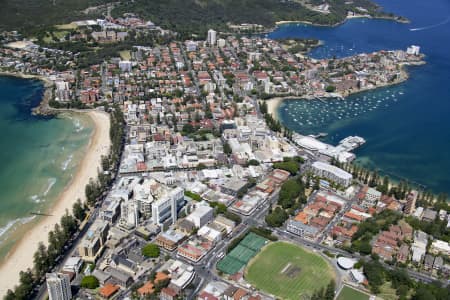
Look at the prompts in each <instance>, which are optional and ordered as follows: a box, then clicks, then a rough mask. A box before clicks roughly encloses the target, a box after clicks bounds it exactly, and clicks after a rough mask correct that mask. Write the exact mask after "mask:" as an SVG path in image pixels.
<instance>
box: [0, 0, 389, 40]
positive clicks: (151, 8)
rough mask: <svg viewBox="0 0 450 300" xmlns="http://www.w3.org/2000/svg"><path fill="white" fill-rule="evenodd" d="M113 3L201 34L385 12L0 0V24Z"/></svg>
mask: <svg viewBox="0 0 450 300" xmlns="http://www.w3.org/2000/svg"><path fill="white" fill-rule="evenodd" d="M105 3H115V8H114V10H113V11H112V14H113V16H115V17H117V16H122V15H123V14H124V13H135V14H137V15H138V16H140V17H143V18H145V19H148V20H151V21H153V22H154V23H155V24H158V25H160V26H162V27H163V28H166V29H171V30H174V31H177V32H179V33H181V34H191V33H198V34H202V35H203V34H204V33H205V32H206V31H207V30H208V29H209V28H216V29H219V30H226V29H227V27H226V24H227V23H233V24H241V23H255V24H261V25H264V26H267V27H270V26H273V25H274V24H275V22H277V21H284V20H289V21H307V22H311V23H315V24H321V25H334V24H337V23H339V22H342V21H343V20H344V19H345V18H346V16H347V11H349V10H352V11H354V10H355V9H356V10H357V9H358V8H363V9H365V10H367V12H368V13H369V14H370V15H373V16H384V17H390V15H388V14H384V13H381V12H380V10H379V7H378V6H377V5H375V4H374V3H372V2H371V1H369V0H353V1H351V2H349V1H346V0H328V1H327V3H328V4H329V12H328V13H323V12H319V11H316V10H313V9H311V8H313V7H316V6H317V5H320V4H322V3H323V2H322V0H133V1H130V0H123V1H112V0H77V1H73V0H0V7H1V8H2V9H1V10H0V20H1V21H0V28H2V29H9V30H12V29H25V28H26V29H27V31H28V30H30V29H33V28H35V27H37V26H48V25H55V24H63V23H67V22H69V21H73V20H79V19H88V18H95V17H97V16H100V15H101V14H102V13H104V12H105V11H106V9H105V8H104V7H103V8H102V9H97V10H95V9H91V10H88V11H89V14H88V13H87V10H86V8H88V7H90V8H92V7H95V6H98V5H102V4H105Z"/></svg>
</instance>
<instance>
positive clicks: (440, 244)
mask: <svg viewBox="0 0 450 300" xmlns="http://www.w3.org/2000/svg"><path fill="white" fill-rule="evenodd" d="M430 252H431V253H434V254H439V253H441V254H444V255H450V244H449V243H447V242H444V241H441V240H434V241H433V243H431V247H430Z"/></svg>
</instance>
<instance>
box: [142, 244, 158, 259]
mask: <svg viewBox="0 0 450 300" xmlns="http://www.w3.org/2000/svg"><path fill="white" fill-rule="evenodd" d="M159 254H160V250H159V246H158V245H156V244H147V245H145V246H144V247H143V248H142V255H144V256H145V257H152V258H154V257H158V256H159Z"/></svg>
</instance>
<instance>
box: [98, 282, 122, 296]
mask: <svg viewBox="0 0 450 300" xmlns="http://www.w3.org/2000/svg"><path fill="white" fill-rule="evenodd" d="M119 289H120V287H119V286H117V285H114V284H111V283H107V284H105V285H104V286H103V287H102V288H101V289H100V290H99V294H100V296H102V298H104V299H109V298H111V297H112V296H114V294H115V293H117V291H119Z"/></svg>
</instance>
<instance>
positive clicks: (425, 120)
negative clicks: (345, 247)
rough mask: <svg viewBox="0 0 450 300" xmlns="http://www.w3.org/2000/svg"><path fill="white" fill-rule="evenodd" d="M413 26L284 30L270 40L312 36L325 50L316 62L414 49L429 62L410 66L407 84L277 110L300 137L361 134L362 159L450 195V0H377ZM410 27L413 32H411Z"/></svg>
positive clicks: (374, 23) (365, 23) (356, 23)
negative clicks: (409, 21) (409, 47)
mask: <svg viewBox="0 0 450 300" xmlns="http://www.w3.org/2000/svg"><path fill="white" fill-rule="evenodd" d="M377 2H378V3H380V4H381V5H382V6H384V7H385V8H386V10H388V11H392V12H394V13H397V14H400V15H404V16H406V17H408V18H409V19H410V20H411V21H412V22H411V24H400V23H395V22H390V21H386V20H368V19H354V20H350V21H349V22H346V23H345V24H343V25H341V26H338V27H335V28H325V27H314V26H307V25H300V24H298V25H297V24H291V25H286V26H281V27H280V28H278V29H277V30H276V31H274V32H273V33H271V34H269V37H271V38H283V37H315V38H318V39H321V40H323V41H324V43H325V44H324V46H322V47H319V48H317V49H315V50H314V51H313V52H312V53H311V55H312V56H313V57H316V58H326V57H333V56H336V57H344V56H348V55H353V54H357V53H364V52H372V51H377V50H382V49H387V50H392V49H406V47H407V46H409V45H413V44H417V45H420V46H421V51H422V52H423V53H424V54H426V62H427V64H426V65H424V66H420V67H411V68H409V73H410V79H409V80H408V81H406V82H404V83H402V84H399V85H396V86H391V87H386V88H382V89H378V90H374V91H370V92H365V93H361V94H356V95H352V96H350V97H348V98H347V99H346V100H345V101H339V100H332V101H329V102H326V103H323V102H320V101H304V100H292V101H285V102H283V104H282V105H281V106H280V108H279V116H280V118H281V120H282V122H283V123H284V124H286V125H287V126H288V127H290V128H292V129H294V130H296V131H298V132H300V133H307V134H309V133H318V132H326V133H328V134H329V135H328V137H327V138H326V139H325V140H326V141H327V142H331V143H337V142H338V141H339V140H340V139H342V138H344V137H346V136H348V135H359V136H362V137H364V138H365V139H366V140H367V144H366V145H364V146H363V147H362V148H361V149H359V150H357V151H356V154H357V156H358V161H359V162H360V163H362V164H364V165H367V166H370V167H373V168H378V169H379V170H381V171H383V172H385V173H387V174H389V175H391V176H393V177H396V178H407V179H409V180H410V181H412V182H416V183H419V184H421V185H424V186H426V187H427V188H430V189H432V190H434V191H435V192H447V193H448V192H450V176H449V170H450V155H449V150H450V119H449V116H450V51H449V46H450V2H449V1H448V0H430V1H420V2H419V1H408V0H397V1H388V0H380V1H377ZM411 29H412V30H411Z"/></svg>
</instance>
